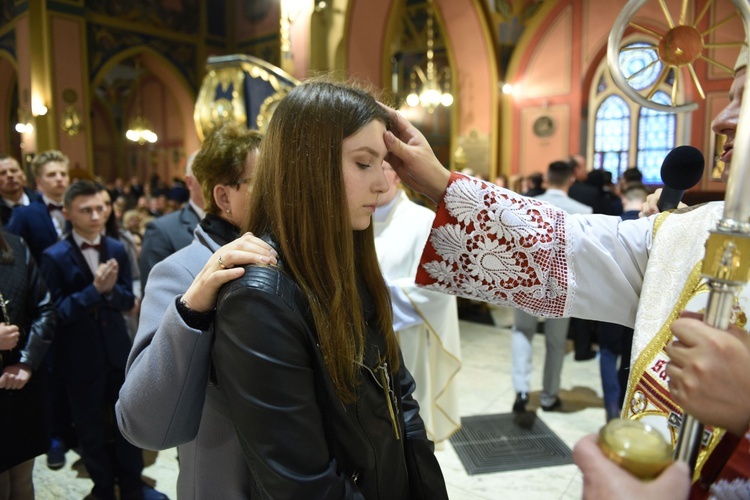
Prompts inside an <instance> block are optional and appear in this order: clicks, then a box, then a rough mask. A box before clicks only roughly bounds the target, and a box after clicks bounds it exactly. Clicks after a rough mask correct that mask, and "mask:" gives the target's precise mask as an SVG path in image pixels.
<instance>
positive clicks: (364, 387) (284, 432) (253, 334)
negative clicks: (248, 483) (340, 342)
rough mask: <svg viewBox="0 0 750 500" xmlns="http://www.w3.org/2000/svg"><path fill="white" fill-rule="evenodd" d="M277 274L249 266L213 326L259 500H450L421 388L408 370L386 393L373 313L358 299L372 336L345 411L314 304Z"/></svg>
mask: <svg viewBox="0 0 750 500" xmlns="http://www.w3.org/2000/svg"><path fill="white" fill-rule="evenodd" d="M279 266H280V267H271V266H248V267H246V268H245V274H244V275H243V276H242V277H241V278H239V279H237V280H235V281H233V282H231V283H229V284H227V285H225V286H224V287H223V288H222V290H221V293H220V295H219V301H218V306H217V315H216V321H215V323H214V327H215V330H216V337H215V346H214V356H213V361H214V369H215V370H216V376H217V380H218V387H219V389H220V390H221V391H222V392H223V393H224V394H225V395H226V397H227V400H228V402H229V409H230V413H231V416H232V420H233V421H234V424H235V427H236V429H237V433H238V436H239V438H240V443H241V445H242V448H243V453H244V456H245V460H246V461H247V463H248V465H249V467H250V469H251V471H252V474H253V480H254V483H255V491H253V498H274V499H276V498H284V499H294V498H304V499H336V498H368V499H384V500H386V499H387V500H393V499H402V498H404V499H405V498H425V499H430V500H433V499H442V498H447V493H446V489H445V482H444V480H443V476H442V472H441V471H440V466H439V464H438V462H437V460H436V459H435V456H434V453H433V451H434V445H433V443H432V442H431V441H429V440H428V438H427V435H426V433H425V430H424V423H423V421H422V419H421V417H420V416H419V405H418V404H417V402H416V401H415V400H414V399H413V398H412V392H413V391H414V379H413V378H412V377H411V375H410V374H409V372H408V371H407V370H406V368H405V367H404V364H403V361H402V362H401V368H400V370H399V371H398V372H397V373H396V374H392V375H390V376H389V379H390V380H386V381H385V383H384V378H385V377H384V374H383V373H382V370H379V369H378V367H379V366H382V362H380V359H381V357H383V355H384V353H385V352H386V347H385V339H384V338H383V335H382V334H381V333H380V332H379V331H378V330H377V328H376V325H377V324H378V322H377V318H376V317H375V310H374V307H373V306H372V301H371V300H369V297H368V296H364V295H363V296H362V302H363V303H364V305H365V311H364V313H365V319H366V321H367V324H368V328H367V332H366V335H367V337H366V347H365V355H364V366H363V367H362V369H361V370H360V371H359V386H358V387H357V389H356V395H357V401H356V402H355V403H353V404H351V405H344V404H342V403H341V401H340V400H339V398H338V396H337V395H336V392H335V390H334V387H333V384H332V381H331V378H330V375H329V373H328V370H327V368H326V365H325V362H324V360H323V354H322V351H321V349H320V346H319V345H318V340H317V334H316V332H315V329H314V323H313V321H312V315H311V313H310V311H309V308H308V305H307V301H306V299H305V297H304V296H303V295H302V293H301V291H300V289H299V288H298V287H297V286H296V284H295V283H294V282H293V281H292V279H291V278H290V277H289V276H288V275H287V274H285V272H284V271H283V264H282V262H281V259H279ZM360 288H363V287H360ZM362 293H363V292H362V290H360V294H362ZM386 384H387V385H388V386H389V387H388V389H390V391H391V392H392V394H391V393H389V392H388V390H387V389H386V388H384V386H385V385H386ZM389 400H390V401H389ZM394 405H395V408H394ZM389 407H390V408H394V410H395V412H394V417H393V418H392V417H391V413H390V411H389ZM394 419H395V421H396V422H397V426H398V438H397V437H396V430H395V428H394V424H393V422H394Z"/></svg>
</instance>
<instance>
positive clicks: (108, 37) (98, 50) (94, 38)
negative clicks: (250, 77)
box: [88, 23, 198, 90]
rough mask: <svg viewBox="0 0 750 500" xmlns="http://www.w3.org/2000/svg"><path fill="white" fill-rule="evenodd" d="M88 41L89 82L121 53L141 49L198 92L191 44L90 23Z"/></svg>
mask: <svg viewBox="0 0 750 500" xmlns="http://www.w3.org/2000/svg"><path fill="white" fill-rule="evenodd" d="M88 37H89V40H88V47H89V79H90V80H91V81H93V79H94V77H95V76H96V74H97V73H98V72H99V70H100V69H101V67H102V66H103V65H104V64H105V63H106V62H107V61H108V60H109V59H111V58H112V57H113V56H115V55H117V54H118V53H120V52H122V51H123V50H125V49H128V48H131V47H136V46H139V45H145V46H147V47H149V48H151V49H153V50H154V51H155V52H157V53H159V54H160V55H162V56H163V57H164V58H166V59H168V60H169V61H170V62H171V63H172V64H174V66H175V67H176V68H177V69H178V70H179V71H180V73H181V74H182V75H183V76H184V77H185V79H186V80H187V82H188V83H189V84H190V86H191V88H192V89H193V90H195V89H197V88H198V77H197V75H196V71H195V61H196V57H197V55H196V47H195V46H194V45H193V44H188V43H183V42H178V41H173V40H167V39H163V38H156V37H153V36H148V35H144V34H142V33H136V32H132V31H124V30H117V29H113V28H111V27H109V26H102V25H98V24H93V23H90V24H89V26H88Z"/></svg>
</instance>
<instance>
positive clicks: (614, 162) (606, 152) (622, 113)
mask: <svg viewBox="0 0 750 500" xmlns="http://www.w3.org/2000/svg"><path fill="white" fill-rule="evenodd" d="M594 127H595V129H594V169H600V168H603V169H604V170H607V171H608V172H611V173H612V179H613V180H614V179H618V178H619V177H620V173H621V172H622V171H624V170H625V169H626V168H628V149H629V145H630V108H628V104H627V103H626V102H625V99H623V98H622V97H620V96H618V95H611V96H609V97H607V98H606V99H605V100H604V101H603V102H602V103H601V104H600V105H599V109H597V111H596V124H595V125H594Z"/></svg>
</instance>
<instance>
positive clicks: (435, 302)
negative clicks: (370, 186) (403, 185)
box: [373, 162, 461, 443]
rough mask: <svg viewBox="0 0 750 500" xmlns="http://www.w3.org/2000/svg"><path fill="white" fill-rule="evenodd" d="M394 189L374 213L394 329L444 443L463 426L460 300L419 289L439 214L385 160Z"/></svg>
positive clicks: (425, 413)
mask: <svg viewBox="0 0 750 500" xmlns="http://www.w3.org/2000/svg"><path fill="white" fill-rule="evenodd" d="M383 168H384V170H385V174H386V179H388V183H389V186H390V188H389V190H388V192H386V193H383V194H381V195H380V196H379V198H378V207H377V209H376V210H375V214H374V215H373V222H374V227H375V247H376V249H377V253H378V261H379V262H380V269H381V270H382V272H383V275H384V277H385V279H386V282H387V283H388V286H389V288H390V291H391V300H392V302H393V328H394V330H395V331H396V335H397V336H398V338H399V342H400V345H401V351H402V352H403V356H404V362H405V363H406V367H407V368H408V369H409V371H410V372H411V374H412V375H413V376H414V380H415V381H416V383H417V388H416V391H415V392H414V398H415V399H416V400H417V401H418V402H419V407H420V408H419V414H420V416H421V417H422V419H424V423H425V428H426V429H427V434H428V435H429V437H430V439H432V440H433V441H435V442H436V443H439V442H440V441H443V440H445V439H448V438H449V437H450V436H451V434H453V433H454V432H455V431H457V430H458V429H459V427H460V426H461V424H460V418H459V407H458V383H457V381H456V375H457V374H458V370H459V369H460V368H461V341H460V338H459V330H458V311H457V308H456V298H455V297H452V296H449V295H444V294H442V293H437V292H433V291H429V290H424V289H420V288H418V287H417V286H416V284H415V283H414V277H415V276H416V273H417V266H418V264H419V258H420V256H421V255H422V249H423V248H424V245H425V243H426V242H427V239H428V238H429V236H430V228H431V227H432V222H433V219H434V218H435V213H434V212H432V211H431V210H430V209H428V208H425V207H422V206H420V205H417V204H416V203H414V202H413V201H411V200H410V199H409V198H408V197H407V195H406V193H404V191H403V190H402V189H400V188H399V184H400V182H401V181H400V179H399V178H398V175H396V172H394V170H393V169H392V168H391V166H390V165H389V164H388V163H387V162H385V163H384V164H383Z"/></svg>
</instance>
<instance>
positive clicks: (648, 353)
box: [623, 220, 724, 481]
mask: <svg viewBox="0 0 750 500" xmlns="http://www.w3.org/2000/svg"><path fill="white" fill-rule="evenodd" d="M657 223H659V221H658V220H657V221H656V222H655V223H654V233H655V232H656V229H657V228H656V224H657ZM702 265H703V262H702V261H701V262H698V263H697V264H696V265H695V267H693V270H692V271H691V272H690V276H689V277H688V279H687V281H686V282H685V286H684V287H683V289H682V293H681V294H680V297H679V299H678V300H677V303H676V304H675V306H674V308H673V309H672V312H671V313H670V314H669V316H668V317H667V319H666V321H665V322H664V325H663V326H662V327H661V329H660V330H659V331H658V332H657V333H656V335H654V338H653V339H652V340H651V341H650V342H649V343H648V345H647V346H646V347H645V348H644V349H643V351H642V352H641V354H640V355H639V356H638V359H637V360H636V362H635V363H634V364H633V368H632V374H634V375H635V379H634V380H635V381H636V382H635V383H633V384H630V389H629V390H628V394H627V399H626V401H628V404H627V405H625V407H624V410H623V413H625V417H626V418H630V419H633V420H640V419H641V418H643V417H644V416H645V415H647V414H649V415H654V414H658V415H660V416H664V417H665V418H667V417H668V415H664V414H663V413H661V412H654V411H648V412H640V413H633V414H632V415H631V414H630V413H631V410H630V401H632V399H633V397H634V395H635V392H636V391H637V390H638V387H639V385H640V384H641V382H642V380H643V376H644V373H645V372H646V369H647V368H648V366H649V365H650V364H651V362H652V361H653V360H654V359H655V358H656V356H657V355H658V354H659V353H661V352H662V351H663V349H664V347H665V346H666V345H667V343H669V342H670V341H671V340H672V330H671V326H672V323H673V322H674V320H676V319H677V318H679V317H680V313H681V312H682V311H683V310H684V309H685V306H686V305H687V304H688V302H689V301H690V299H692V298H693V297H694V296H695V295H696V294H697V293H698V292H699V291H701V288H702V287H701V284H702V283H701V270H702ZM673 403H674V402H673ZM675 406H677V405H676V404H675ZM680 410H681V409H680ZM671 434H672V437H673V438H676V433H675V432H674V431H672V432H671ZM723 435H724V430H723V429H719V428H714V429H713V434H712V436H711V441H710V442H709V444H708V446H707V447H704V448H703V449H702V450H701V451H700V452H699V453H698V462H697V464H696V467H695V473H694V475H693V481H695V480H696V479H697V478H698V477H699V475H700V471H701V469H702V468H703V465H704V464H705V463H706V459H707V458H708V456H709V455H710V454H711V453H712V452H713V450H714V448H716V445H717V444H718V443H719V441H720V439H721V437H722V436H723ZM673 444H674V440H673Z"/></svg>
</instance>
